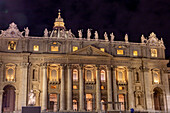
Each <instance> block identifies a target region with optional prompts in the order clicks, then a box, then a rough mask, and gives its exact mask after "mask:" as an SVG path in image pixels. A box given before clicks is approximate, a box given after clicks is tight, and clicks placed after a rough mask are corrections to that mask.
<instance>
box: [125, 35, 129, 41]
mask: <svg viewBox="0 0 170 113" xmlns="http://www.w3.org/2000/svg"><path fill="white" fill-rule="evenodd" d="M125 42H128V35H127V34H126V35H125Z"/></svg>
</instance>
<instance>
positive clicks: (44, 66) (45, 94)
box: [42, 63, 47, 111]
mask: <svg viewBox="0 0 170 113" xmlns="http://www.w3.org/2000/svg"><path fill="white" fill-rule="evenodd" d="M42 70H43V77H42V78H43V86H42V90H43V92H42V110H43V111H44V110H46V109H47V63H44V64H43V68H42Z"/></svg>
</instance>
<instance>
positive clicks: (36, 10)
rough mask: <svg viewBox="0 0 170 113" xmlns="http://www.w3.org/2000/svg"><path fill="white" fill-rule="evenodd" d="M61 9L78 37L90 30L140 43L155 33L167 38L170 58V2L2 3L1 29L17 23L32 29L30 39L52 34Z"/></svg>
mask: <svg viewBox="0 0 170 113" xmlns="http://www.w3.org/2000/svg"><path fill="white" fill-rule="evenodd" d="M58 9H61V16H62V17H63V18H64V22H65V24H66V28H67V29H72V32H73V33H74V34H75V35H76V36H77V30H79V29H83V33H84V36H86V32H87V29H88V28H91V29H93V30H92V33H94V31H95V30H97V31H98V32H99V35H100V38H102V37H103V34H104V32H105V31H106V32H107V33H108V34H110V33H111V32H113V33H114V35H115V36H116V37H115V40H116V41H122V40H124V35H125V34H126V33H127V34H128V35H129V41H131V42H140V37H141V35H142V34H144V36H145V37H148V36H149V34H150V33H151V32H155V33H156V35H157V37H158V38H159V39H160V38H161V37H162V38H163V40H164V42H165V46H166V57H167V58H169V57H170V45H168V44H169V42H170V30H169V29H170V0H0V29H3V30H5V29H7V28H8V25H9V24H10V23H11V22H15V23H16V24H17V25H18V27H19V29H20V30H21V31H22V30H23V29H24V27H27V26H28V27H29V29H30V35H32V36H43V31H44V29H45V28H48V30H52V27H53V23H54V20H55V18H56V17H57V15H58Z"/></svg>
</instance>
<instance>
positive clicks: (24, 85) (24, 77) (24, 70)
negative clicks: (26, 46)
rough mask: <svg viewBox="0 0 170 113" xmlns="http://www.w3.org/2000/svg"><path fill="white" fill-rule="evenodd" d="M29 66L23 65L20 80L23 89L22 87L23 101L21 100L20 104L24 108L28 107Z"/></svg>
mask: <svg viewBox="0 0 170 113" xmlns="http://www.w3.org/2000/svg"><path fill="white" fill-rule="evenodd" d="M28 64H29V63H25V62H23V63H21V66H22V75H21V76H22V77H21V79H20V83H21V87H20V92H21V99H20V104H21V107H22V106H26V105H27V73H28Z"/></svg>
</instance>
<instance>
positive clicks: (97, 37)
mask: <svg viewBox="0 0 170 113" xmlns="http://www.w3.org/2000/svg"><path fill="white" fill-rule="evenodd" d="M94 38H95V40H98V39H99V34H98V32H97V31H95V33H94Z"/></svg>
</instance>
